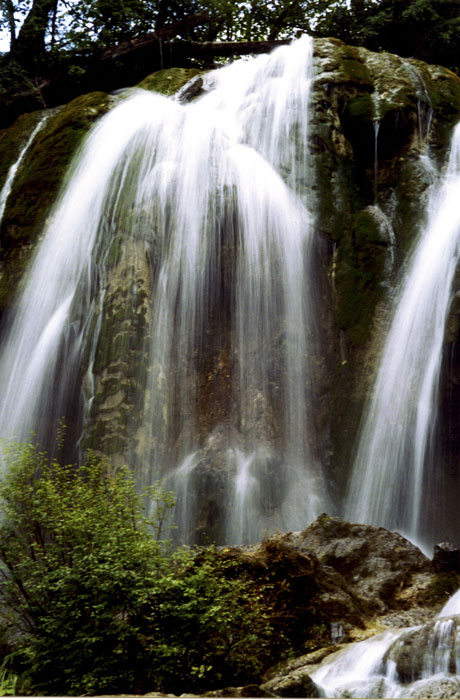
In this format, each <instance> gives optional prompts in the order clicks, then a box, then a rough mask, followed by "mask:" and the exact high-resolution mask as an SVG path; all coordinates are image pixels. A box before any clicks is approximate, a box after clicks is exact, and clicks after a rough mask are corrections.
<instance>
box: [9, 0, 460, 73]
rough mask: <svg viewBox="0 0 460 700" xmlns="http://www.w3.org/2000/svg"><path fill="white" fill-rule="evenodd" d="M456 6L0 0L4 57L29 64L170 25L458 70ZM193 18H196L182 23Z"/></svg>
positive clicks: (367, 0)
mask: <svg viewBox="0 0 460 700" xmlns="http://www.w3.org/2000/svg"><path fill="white" fill-rule="evenodd" d="M459 9H460V3H459V1H458V0H352V1H351V2H349V1H348V0H335V1H332V2H329V1H326V0H272V1H271V2H265V1H264V0H237V2H231V0H186V2H181V3H177V2H168V0H88V1H85V2H83V1H82V0H0V27H3V29H4V30H7V31H8V32H9V36H10V46H11V51H10V55H11V56H13V57H14V58H15V59H16V60H18V61H19V62H20V63H21V64H22V65H24V64H26V65H27V67H29V68H30V67H31V64H33V65H36V64H37V61H39V59H40V58H41V59H43V57H44V56H45V55H46V53H47V52H48V53H49V51H50V50H53V51H54V53H56V51H58V50H68V49H74V50H77V51H81V50H88V49H94V48H101V47H107V46H110V45H113V44H117V43H119V42H121V41H126V40H129V39H133V38H135V37H136V36H139V35H140V34H143V33H145V32H151V31H158V30H161V29H163V28H165V27H166V26H173V27H174V26H175V25H176V23H177V22H179V23H180V30H179V31H178V32H177V33H176V38H181V39H189V40H194V41H216V40H219V41H251V42H252V41H260V40H274V39H278V38H293V37H295V36H298V35H299V34H300V33H302V32H307V33H311V34H314V35H316V36H331V35H332V36H336V37H338V38H341V39H343V40H344V41H345V42H347V43H350V44H358V45H364V46H366V47H367V48H369V49H371V50H381V49H383V50H387V51H390V52H392V53H397V54H401V55H404V56H414V57H416V58H420V59H422V60H426V61H428V62H432V63H433V62H434V63H441V64H443V65H447V66H448V67H453V68H457V67H458V48H459V43H460V17H459ZM196 16H199V17H200V18H201V21H198V22H191V23H188V22H187V19H188V18H190V17H196ZM18 28H19V29H18ZM168 38H173V37H172V36H170V37H168Z"/></svg>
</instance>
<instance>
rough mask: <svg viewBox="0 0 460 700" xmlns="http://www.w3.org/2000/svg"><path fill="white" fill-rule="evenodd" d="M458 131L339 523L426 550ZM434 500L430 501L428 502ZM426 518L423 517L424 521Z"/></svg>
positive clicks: (458, 214)
mask: <svg viewBox="0 0 460 700" xmlns="http://www.w3.org/2000/svg"><path fill="white" fill-rule="evenodd" d="M459 193H460V126H458V127H457V128H456V130H455V133H454V135H453V140H452V145H451V152H450V159H449V163H448V167H447V170H446V173H445V175H444V177H443V179H442V182H441V183H440V184H439V185H438V186H436V187H435V188H433V192H432V195H431V197H430V201H429V207H428V222H427V225H426V227H425V231H424V233H423V235H422V237H421V239H420V241H419V243H418V244H417V246H416V248H415V250H414V253H413V256H412V260H411V262H410V264H409V266H408V268H407V272H406V274H405V277H404V279H403V282H402V284H401V287H400V291H399V293H398V294H397V295H396V303H395V313H394V318H393V321H392V324H391V328H390V331H389V333H388V337H387V340H386V344H385V347H384V349H383V353H382V357H381V361H380V368H379V372H378V375H377V379H376V382H375V386H374V389H373V392H372V398H371V400H370V404H369V406H368V409H367V414H366V418H365V421H364V425H363V428H362V431H361V435H360V441H359V445H358V450H357V456H356V460H355V463H354V467H353V473H352V478H351V483H350V487H349V491H348V496H347V504H346V510H345V517H347V518H348V519H350V520H354V521H360V522H366V523H372V524H377V525H381V526H384V527H387V528H390V529H398V530H400V531H401V532H402V533H404V534H405V535H406V536H407V537H408V538H409V539H412V540H414V541H418V542H420V541H421V540H423V541H424V544H425V545H427V544H433V541H432V537H433V533H431V532H429V531H428V530H427V529H425V523H424V517H423V515H424V510H425V509H424V498H425V494H427V493H429V494H430V496H431V498H432V499H433V494H434V493H435V489H436V476H435V473H434V464H433V459H432V448H433V440H434V434H435V428H436V413H437V404H438V397H437V394H438V384H439V373H440V365H441V356H442V352H441V351H442V345H443V339H444V331H445V323H446V316H447V313H448V310H449V304H450V300H451V289H452V282H453V277H454V273H455V270H456V266H457V263H458V257H459V252H460V251H459V242H460V210H459V208H458V197H459ZM434 500H436V499H434ZM425 520H426V519H425Z"/></svg>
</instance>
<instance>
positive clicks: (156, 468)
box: [0, 37, 328, 542]
mask: <svg viewBox="0 0 460 700" xmlns="http://www.w3.org/2000/svg"><path fill="white" fill-rule="evenodd" d="M312 80H313V72H312V42H311V39H309V38H307V37H303V38H301V39H299V40H297V41H295V42H293V43H292V44H291V45H290V46H286V47H282V48H279V49H278V50H276V51H275V52H273V53H272V54H270V55H262V56H259V57H257V58H255V59H251V60H242V61H238V62H236V63H234V64H232V65H229V66H227V67H225V68H222V69H220V70H218V71H214V72H213V73H212V74H211V75H210V76H208V77H205V79H204V91H205V94H204V95H203V96H202V97H200V99H198V100H196V101H195V102H194V103H191V104H186V105H183V104H180V103H179V101H175V100H173V99H167V98H165V97H162V96H160V95H156V94H150V93H147V92H143V91H133V92H132V94H130V95H129V96H127V97H124V98H122V99H121V101H120V103H119V104H118V105H117V106H116V107H115V108H113V109H112V110H111V111H110V112H109V114H108V115H106V116H105V117H104V118H102V119H101V121H100V122H99V123H98V124H97V125H96V126H95V127H94V128H93V129H92V131H91V133H90V134H89V136H88V137H87V139H86V141H85V144H84V146H83V148H82V149H81V151H80V152H79V154H78V155H77V156H76V157H75V159H74V161H73V164H72V166H71V169H70V172H69V174H68V176H67V178H66V181H65V183H64V186H63V188H62V191H61V195H60V197H59V201H58V203H57V204H56V206H55V208H54V211H53V213H52V216H51V220H50V223H49V224H48V226H47V228H46V230H45V231H44V234H43V241H42V243H41V244H40V246H39V248H38V250H37V253H36V255H35V258H34V260H33V262H32V265H31V267H30V269H29V271H28V274H27V278H26V284H25V286H24V291H23V293H22V297H21V299H20V301H19V304H18V307H17V312H16V314H15V316H14V318H13V319H12V320H11V321H10V323H9V331H8V334H7V336H6V338H5V339H4V342H3V348H2V356H1V362H0V381H1V385H2V387H4V391H3V397H2V401H1V405H0V425H1V431H2V436H4V437H10V436H14V437H15V438H16V439H27V438H28V435H29V433H30V431H36V432H37V433H38V435H39V438H40V439H41V440H42V442H44V444H45V445H46V444H50V443H51V442H52V440H53V439H54V428H53V427H52V426H53V425H55V423H56V420H57V418H59V417H60V416H65V417H66V419H67V421H68V419H69V418H70V422H71V424H72V426H74V427H73V430H74V431H75V434H76V436H77V437H79V438H80V439H79V441H78V444H79V445H83V444H84V442H85V436H86V435H88V434H91V429H92V425H93V424H94V421H95V412H97V400H98V397H97V396H96V388H95V387H96V385H97V381H98V375H97V371H98V370H97V367H98V366H100V364H101V354H102V355H103V353H104V348H103V347H102V340H103V336H102V329H103V327H104V324H106V315H107V305H108V299H109V296H110V289H111V285H112V284H113V282H112V281H111V279H110V274H111V271H110V260H111V259H112V258H113V255H114V248H115V247H116V245H118V242H119V241H120V240H121V241H122V244H121V253H120V255H121V257H123V256H125V257H129V256H131V257H130V261H131V262H132V266H134V267H136V265H137V266H138V267H137V268H136V269H140V267H142V265H144V267H145V265H146V264H147V263H146V261H147V262H148V270H147V273H146V274H143V278H142V280H143V283H145V284H148V285H149V288H150V299H148V300H147V302H146V306H148V311H146V312H145V318H148V320H149V323H148V328H147V330H146V332H145V333H144V335H143V337H142V338H141V340H140V343H139V346H141V350H140V351H139V357H141V358H143V359H142V362H140V365H142V366H139V367H136V368H134V369H133V368H131V370H130V371H131V372H133V371H134V372H136V373H137V384H139V383H140V384H142V388H141V391H138V390H137V389H136V390H135V391H136V396H135V397H134V399H133V401H132V404H130V406H129V410H126V412H127V414H128V415H127V418H126V424H127V426H128V428H127V429H128V430H129V435H128V443H129V444H128V447H127V449H126V450H125V458H126V460H127V461H129V463H130V464H131V465H132V466H133V467H134V469H135V473H136V475H137V478H138V481H139V483H140V485H145V484H148V483H152V482H153V481H155V480H157V479H161V478H165V479H166V484H167V485H168V486H171V487H172V488H173V489H174V490H175V492H176V494H177V499H178V504H177V509H176V514H175V519H176V521H177V524H178V526H179V538H180V539H182V540H187V539H188V540H191V541H195V540H196V539H197V538H198V539H199V537H201V534H198V535H197V534H196V533H197V532H198V533H200V532H201V530H203V526H202V523H203V519H206V522H212V521H213V520H215V521H218V523H219V526H218V529H217V530H215V531H214V532H213V533H212V535H213V537H215V538H216V539H217V540H218V541H227V542H228V541H237V542H245V541H252V540H255V539H257V538H259V537H260V536H261V535H262V533H263V532H264V531H266V530H273V529H274V528H281V529H295V528H301V527H304V526H305V525H306V524H307V523H308V522H309V521H311V520H312V519H313V518H314V517H316V515H318V514H319V512H321V511H322V510H325V509H327V508H328V498H327V494H326V489H325V486H324V483H323V475H322V470H321V467H320V465H319V460H318V455H317V450H316V448H315V440H314V430H313V429H312V428H311V426H312V424H313V418H312V402H313V398H314V393H315V384H314V378H313V376H312V364H313V356H314V353H315V352H316V349H317V342H318V341H317V330H316V319H315V314H316V312H317V310H316V308H315V299H314V294H315V293H314V287H315V285H314V280H313V277H314V273H313V270H312V267H311V260H312V251H313V250H314V246H315V241H314V232H313V215H312V212H311V211H310V208H309V192H310V188H311V184H312V175H311V171H310V166H309V158H308V148H309V137H308V134H309V131H308V130H309V115H310V105H309V100H310V89H311V84H312ZM142 269H144V268H142ZM146 277H148V280H147V281H146ZM123 284H125V291H126V294H125V298H124V301H123V303H124V304H125V306H124V308H122V309H120V312H119V316H120V315H121V318H122V322H123V323H125V325H126V324H127V323H128V324H129V323H130V319H131V321H132V319H133V317H135V315H136V313H137V312H134V311H133V309H134V308H135V303H138V302H137V301H136V302H135V301H134V300H136V299H137V300H138V297H139V289H138V286H137V283H136V280H135V279H132V280H131V279H130V277H129V275H128V276H126V277H125V279H124V280H122V285H123ZM146 306H144V307H143V308H146ZM136 308H138V307H136ZM133 334H134V330H133ZM112 340H113V343H114V344H115V343H116V342H117V338H116V337H114V338H113V339H112ZM105 342H107V339H105ZM123 361H124V358H123V357H121V358H120V362H123ZM215 384H218V385H219V387H220V390H221V394H220V395H221V396H224V397H225V400H224V401H222V398H221V399H220V402H219V401H218V399H217V398H216V394H215V393H214V394H213V391H212V387H213V386H215ZM133 386H135V382H134V383H133ZM133 391H134V389H133ZM96 418H97V416H96ZM68 422H69V421H68ZM75 426H76V427H75ZM206 509H207V511H208V512H207V514H206V513H204V511H205V510H206ZM210 509H211V510H212V509H214V510H215V513H214V515H213V514H212V513H211V514H210V513H209V510H210ZM204 529H206V528H204Z"/></svg>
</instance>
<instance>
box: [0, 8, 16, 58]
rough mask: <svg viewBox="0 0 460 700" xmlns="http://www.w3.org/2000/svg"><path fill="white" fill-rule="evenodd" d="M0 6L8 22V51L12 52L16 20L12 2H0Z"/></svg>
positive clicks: (14, 41)
mask: <svg viewBox="0 0 460 700" xmlns="http://www.w3.org/2000/svg"><path fill="white" fill-rule="evenodd" d="M0 5H2V6H3V8H4V10H5V14H6V17H7V20H8V29H9V32H10V51H13V49H14V45H15V43H16V20H15V19H14V5H13V2H12V0H1V2H0Z"/></svg>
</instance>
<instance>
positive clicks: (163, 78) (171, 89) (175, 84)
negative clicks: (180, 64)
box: [136, 68, 203, 96]
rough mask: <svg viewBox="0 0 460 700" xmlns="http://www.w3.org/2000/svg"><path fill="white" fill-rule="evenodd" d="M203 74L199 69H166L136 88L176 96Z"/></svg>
mask: <svg viewBox="0 0 460 700" xmlns="http://www.w3.org/2000/svg"><path fill="white" fill-rule="evenodd" d="M202 72H203V71H201V70H200V69H199V68H166V69H164V70H159V71H156V72H155V73H152V74H151V75H148V76H147V77H146V78H144V79H143V80H141V82H140V83H138V84H137V86H136V87H138V88H142V89H143V90H150V91H151V92H159V93H161V94H162V95H166V96H169V95H174V94H175V93H176V92H177V91H178V90H180V89H181V87H183V86H184V85H185V84H186V83H188V81H189V80H191V79H192V78H194V77H195V76H196V75H200V74H201V73H202Z"/></svg>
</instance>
